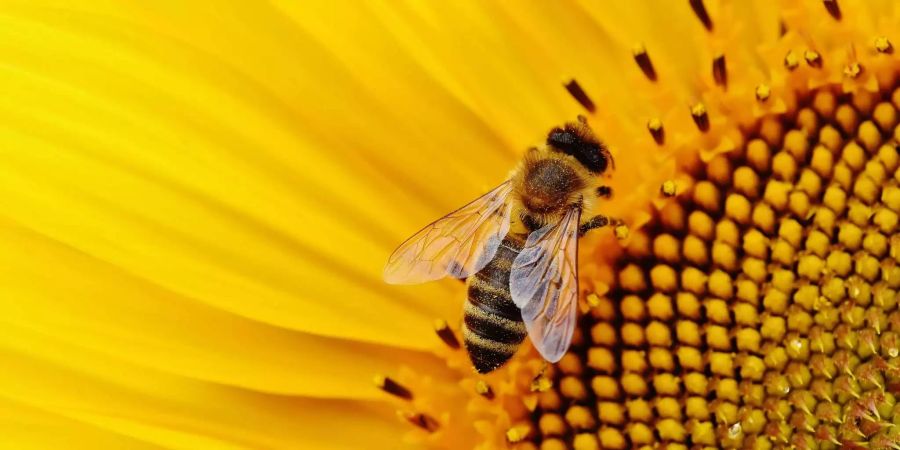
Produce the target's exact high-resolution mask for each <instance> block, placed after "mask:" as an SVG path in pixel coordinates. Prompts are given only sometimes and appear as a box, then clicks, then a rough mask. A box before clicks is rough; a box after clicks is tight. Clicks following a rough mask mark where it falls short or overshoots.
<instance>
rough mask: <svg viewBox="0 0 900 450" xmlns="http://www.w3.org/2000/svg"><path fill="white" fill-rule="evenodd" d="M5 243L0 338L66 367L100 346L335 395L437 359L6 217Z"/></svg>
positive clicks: (213, 376) (297, 391)
mask: <svg viewBox="0 0 900 450" xmlns="http://www.w3.org/2000/svg"><path fill="white" fill-rule="evenodd" d="M0 243H2V244H0V245H2V246H3V248H4V251H3V252H0V284H2V285H3V286H4V293H5V294H4V296H3V297H2V298H0V310H2V311H3V315H2V316H0V323H3V324H4V325H3V328H4V333H2V334H0V345H6V346H8V347H11V348H16V349H19V350H21V351H27V352H28V353H30V354H31V355H34V356H39V357H43V358H50V359H54V360H58V361H59V363H60V364H62V365H70V366H74V367H80V366H81V365H84V364H86V363H85V360H86V359H89V358H90V357H91V355H92V353H93V352H97V353H100V354H104V355H107V356H109V357H111V358H113V359H114V360H119V361H121V362H125V363H133V364H136V365H140V366H143V367H146V368H147V369H148V370H159V371H163V372H165V373H168V374H172V375H179V376H184V377H188V378H192V379H197V380H201V381H206V382H213V383H222V384H228V385H233V386H239V387H244V388H247V389H253V390H256V391H262V392H272V393H279V394H292V395H308V396H315V397H335V398H341V397H348V398H373V397H375V396H377V395H378V392H377V391H376V390H375V389H374V388H373V387H372V386H371V382H370V380H369V378H370V375H371V374H373V373H382V372H386V371H388V370H390V369H392V368H393V367H395V366H396V361H398V360H404V361H408V362H409V363H411V364H416V365H422V366H423V367H429V366H431V367H434V366H435V359H433V358H432V357H430V356H427V355H425V354H421V353H418V352H414V351H409V350H400V349H392V348H388V347H385V346H381V345H373V344H366V343H362V342H353V341H345V340H339V339H334V338H327V337H321V336H316V335H311V334H308V333H302V332H297V331H292V330H287V329H282V328H277V327H273V326H270V325H266V324H263V323H260V322H256V321H253V320H249V319H246V318H244V317H241V316H237V315H234V314H231V313H228V312H225V311H222V310H219V309H215V308H211V307H210V306H208V305H205V304H203V303H198V302H196V301H194V300H192V299H190V298H187V297H184V296H181V295H178V294H175V293H173V292H171V291H169V290H166V289H164V288H162V287H160V286H159V285H157V284H156V283H153V282H152V281H148V280H145V279H141V278H139V277H135V276H133V275H131V274H129V273H127V272H125V271H123V270H122V269H121V268H120V267H116V266H114V265H110V264H109V263H106V262H104V261H101V260H97V259H95V258H93V257H91V256H89V255H85V254H84V253H81V252H79V251H77V250H75V249H73V248H71V247H68V246H66V245H64V244H60V243H59V242H54V241H53V240H50V239H47V238H46V237H43V236H40V235H37V234H35V233H33V232H30V231H28V230H24V229H22V228H19V227H16V226H14V225H11V224H8V223H2V222H0ZM39 337H43V338H44V339H38V338H39ZM63 342H64V343H66V344H67V346H62V345H61V343H63ZM41 344H43V345H41ZM68 345H71V346H72V347H71V348H70V347H68Z"/></svg>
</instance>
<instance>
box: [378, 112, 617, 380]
mask: <svg viewBox="0 0 900 450" xmlns="http://www.w3.org/2000/svg"><path fill="white" fill-rule="evenodd" d="M610 168H614V162H613V158H612V155H611V154H610V152H609V150H608V149H607V148H606V146H605V145H603V144H602V143H601V142H600V141H599V140H598V139H597V138H595V137H594V135H593V132H592V131H591V129H590V128H589V127H588V125H587V121H586V120H585V119H584V118H583V117H579V120H578V122H575V123H568V124H566V125H565V126H564V127H562V128H554V129H553V130H551V131H550V132H549V133H548V135H547V140H546V144H545V145H542V146H540V147H534V148H531V149H529V151H528V152H527V153H526V154H525V155H524V158H523V159H522V161H521V163H520V164H519V165H518V167H517V168H516V169H515V170H513V171H512V173H511V174H510V176H509V178H508V179H507V180H506V181H504V182H503V183H501V184H500V185H499V186H497V187H496V188H494V189H493V190H491V191H490V192H488V193H487V194H485V195H483V196H481V197H480V198H478V199H476V200H475V201H473V202H471V203H469V204H467V205H465V206H463V207H462V208H460V209H458V210H456V211H454V212H452V213H450V214H447V215H446V216H444V217H443V218H441V219H439V220H437V221H435V222H433V223H431V224H430V225H428V226H426V227H425V228H423V229H422V230H420V231H419V232H418V233H416V234H414V235H413V236H412V237H411V238H409V239H407V240H406V241H405V242H404V243H403V244H401V245H400V247H398V248H397V250H395V251H394V253H393V254H392V255H391V256H390V258H389V259H388V262H387V265H386V267H385V269H384V280H385V281H386V282H388V283H391V284H413V283H422V282H426V281H432V280H437V279H439V278H443V277H445V276H451V277H455V278H465V279H466V283H467V285H468V301H467V302H466V303H465V307H464V312H463V323H462V326H461V331H462V335H463V339H464V342H465V347H466V351H467V352H468V354H469V359H470V360H471V361H472V364H473V366H474V367H475V370H476V371H478V372H479V373H488V372H491V371H493V370H495V369H497V368H498V367H500V366H502V365H503V364H505V363H506V362H507V361H508V360H509V359H510V358H511V357H512V356H513V354H515V352H516V350H517V349H518V347H519V345H520V344H521V343H522V341H523V340H524V339H525V336H526V335H527V336H529V337H530V339H531V342H532V343H533V344H534V346H535V348H536V349H537V350H538V352H540V354H541V356H543V358H544V359H546V360H547V361H549V362H557V361H559V360H560V358H562V356H563V355H564V354H565V352H566V350H568V348H569V345H570V343H571V341H572V335H573V333H574V331H575V324H576V312H577V307H576V306H577V304H578V264H577V249H578V245H577V242H578V238H579V236H581V235H583V234H584V233H586V232H588V231H589V230H592V229H595V228H598V227H602V226H606V225H608V224H610V223H611V222H617V221H615V220H611V219H609V218H607V217H606V216H603V215H594V216H589V217H588V218H587V219H585V217H586V215H585V214H583V213H584V212H586V211H591V210H592V209H593V207H594V203H595V200H596V199H597V198H605V197H609V196H610V195H611V194H612V190H611V188H610V187H608V186H606V185H604V184H602V178H601V177H600V175H601V174H603V173H605V172H607V170H608V169H610Z"/></svg>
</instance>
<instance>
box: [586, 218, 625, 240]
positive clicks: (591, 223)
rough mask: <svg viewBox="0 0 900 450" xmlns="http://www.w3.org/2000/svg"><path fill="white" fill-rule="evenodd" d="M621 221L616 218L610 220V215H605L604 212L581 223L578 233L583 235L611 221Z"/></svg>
mask: <svg viewBox="0 0 900 450" xmlns="http://www.w3.org/2000/svg"><path fill="white" fill-rule="evenodd" d="M618 222H619V221H618V220H616V219H613V220H610V219H609V217H606V216H604V215H603V214H599V215H596V216H594V217H593V218H591V220H588V221H587V222H585V223H583V224H581V225H580V226H579V227H578V235H579V236H583V235H584V234H585V233H587V232H588V231H591V230H593V229H594V228H600V227H605V226H607V225H609V224H610V223H613V224H615V223H618Z"/></svg>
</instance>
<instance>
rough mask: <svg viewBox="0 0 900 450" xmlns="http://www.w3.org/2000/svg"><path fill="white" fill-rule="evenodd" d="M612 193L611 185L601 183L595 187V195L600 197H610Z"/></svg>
mask: <svg viewBox="0 0 900 450" xmlns="http://www.w3.org/2000/svg"><path fill="white" fill-rule="evenodd" d="M612 195H613V190H612V188H611V187H609V186H607V185H605V184H604V185H603V186H600V187H598V188H597V197H600V198H610V197H612Z"/></svg>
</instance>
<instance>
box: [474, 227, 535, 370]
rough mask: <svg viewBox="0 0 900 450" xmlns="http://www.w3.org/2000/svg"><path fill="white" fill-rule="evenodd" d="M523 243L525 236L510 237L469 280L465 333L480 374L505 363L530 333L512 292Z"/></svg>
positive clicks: (476, 368)
mask: <svg viewBox="0 0 900 450" xmlns="http://www.w3.org/2000/svg"><path fill="white" fill-rule="evenodd" d="M524 243H525V242H524V239H523V237H522V236H519V235H513V234H511V235H509V236H507V237H506V238H505V239H504V240H503V243H502V244H501V245H500V248H499V249H498V250H497V254H496V255H494V259H493V260H491V262H489V263H488V264H487V266H485V267H484V268H483V269H481V271H479V272H478V273H476V274H475V275H474V276H471V277H469V279H468V284H469V297H468V301H467V302H466V306H465V311H464V312H463V325H462V335H463V340H464V342H465V345H466V351H468V353H469V359H471V360H472V364H473V365H474V366H475V370H477V371H478V372H479V373H488V372H491V371H493V370H494V369H496V368H498V367H500V366H502V365H503V364H504V363H505V362H506V361H508V360H509V358H511V357H512V356H513V354H515V353H516V350H517V349H518V348H519V344H521V343H522V341H523V340H524V339H525V336H526V334H527V332H526V330H525V323H524V322H522V314H521V312H520V311H519V308H518V307H516V305H515V303H513V301H512V297H511V296H510V294H509V272H510V268H511V267H512V263H513V260H515V259H516V256H518V255H519V251H521V249H522V246H523V245H524Z"/></svg>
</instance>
